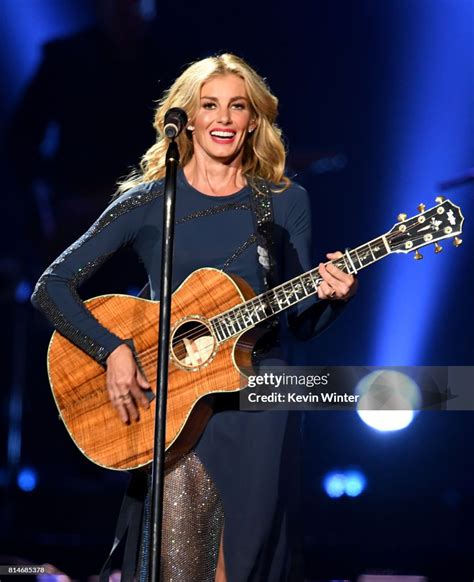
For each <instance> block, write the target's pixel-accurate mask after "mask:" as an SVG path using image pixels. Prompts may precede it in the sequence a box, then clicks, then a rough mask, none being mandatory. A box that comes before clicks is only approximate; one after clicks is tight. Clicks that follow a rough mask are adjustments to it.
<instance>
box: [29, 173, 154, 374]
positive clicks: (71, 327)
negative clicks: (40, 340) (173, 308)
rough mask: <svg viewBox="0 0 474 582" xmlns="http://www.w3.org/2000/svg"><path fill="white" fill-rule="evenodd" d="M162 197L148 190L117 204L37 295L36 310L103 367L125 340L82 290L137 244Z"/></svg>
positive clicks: (43, 280)
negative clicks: (148, 215) (113, 259)
mask: <svg viewBox="0 0 474 582" xmlns="http://www.w3.org/2000/svg"><path fill="white" fill-rule="evenodd" d="M160 193H161V192H160V190H159V188H157V187H155V185H153V184H148V185H145V186H143V187H138V188H135V189H134V190H131V191H129V192H127V193H126V194H125V195H123V196H121V197H120V198H118V199H117V200H116V201H115V202H114V203H112V204H111V205H110V206H109V207H108V208H107V209H106V211H105V212H104V213H103V214H102V215H101V216H100V217H99V219H98V220H97V221H96V222H95V223H94V224H93V225H92V226H91V227H90V229H89V230H88V231H87V232H86V233H85V234H84V235H83V236H81V237H80V238H79V239H78V240H77V241H76V242H75V243H73V244H72V245H71V246H70V247H69V248H68V249H66V250H65V251H64V252H63V253H62V254H61V255H60V256H59V257H58V258H57V259H56V260H55V261H54V262H53V263H52V264H51V265H50V266H49V267H48V268H47V269H46V271H45V272H44V273H43V275H41V277H40V279H39V281H38V283H37V284H36V287H35V290H34V293H33V295H32V298H31V301H32V303H33V305H34V306H35V307H36V308H38V309H39V310H40V311H42V312H43V313H44V315H45V316H46V317H47V318H48V319H49V320H50V322H51V323H52V324H53V326H54V327H55V328H56V329H57V330H58V331H59V332H60V333H61V334H62V335H64V336H65V337H66V338H68V339H69V340H71V341H72V342H73V343H74V344H75V345H77V346H78V347H79V348H81V349H82V350H84V352H86V353H87V354H88V355H90V356H91V357H92V358H94V360H96V361H97V362H99V363H100V364H101V365H105V361H106V359H107V357H108V356H109V354H111V353H112V352H113V351H114V349H115V348H116V347H118V346H119V345H120V344H122V343H124V339H122V338H119V337H118V336H116V335H115V334H114V333H112V332H111V331H109V330H108V329H106V328H105V327H104V326H103V325H101V324H100V323H99V322H98V321H97V319H96V318H95V317H94V316H93V315H92V314H91V313H90V311H89V310H88V309H87V308H86V307H85V305H84V303H83V302H82V300H81V299H80V297H79V295H78V293H77V287H78V286H79V285H80V284H81V283H83V282H84V281H85V280H86V279H88V278H89V277H90V276H91V275H92V274H93V273H94V271H96V270H97V269H98V268H99V267H100V266H101V265H102V264H103V263H104V262H105V261H106V260H107V259H108V258H109V257H110V256H111V255H112V254H114V253H115V252H116V251H117V250H118V249H119V248H120V247H122V246H125V245H127V244H130V243H132V242H133V240H134V238H135V237H136V235H137V233H138V231H139V229H140V226H141V224H142V222H143V216H144V212H145V211H146V206H147V204H149V203H151V202H152V201H153V200H155V199H156V197H157V196H158V195H159V194H160Z"/></svg>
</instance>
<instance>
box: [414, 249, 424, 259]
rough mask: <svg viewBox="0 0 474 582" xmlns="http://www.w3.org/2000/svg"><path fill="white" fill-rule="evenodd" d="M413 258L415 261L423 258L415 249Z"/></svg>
mask: <svg viewBox="0 0 474 582" xmlns="http://www.w3.org/2000/svg"><path fill="white" fill-rule="evenodd" d="M413 258H414V259H415V261H420V260H421V259H422V258H423V255H422V254H421V253H419V252H418V251H416V253H415V254H414V255H413Z"/></svg>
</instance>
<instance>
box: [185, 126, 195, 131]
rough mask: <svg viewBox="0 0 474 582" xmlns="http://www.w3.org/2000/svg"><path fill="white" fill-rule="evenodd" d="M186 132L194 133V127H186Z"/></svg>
mask: <svg viewBox="0 0 474 582" xmlns="http://www.w3.org/2000/svg"><path fill="white" fill-rule="evenodd" d="M186 129H187V130H188V131H194V125H188V127H187V128H186Z"/></svg>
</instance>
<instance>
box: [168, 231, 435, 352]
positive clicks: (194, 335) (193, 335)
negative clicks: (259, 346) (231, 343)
mask: <svg viewBox="0 0 474 582" xmlns="http://www.w3.org/2000/svg"><path fill="white" fill-rule="evenodd" d="M419 224H420V223H414V224H413V225H410V226H409V227H408V228H407V229H406V230H405V231H403V232H400V231H398V232H389V233H387V234H386V235H383V236H385V238H386V239H387V240H388V241H393V240H394V239H396V238H397V237H400V236H401V237H403V236H406V235H407V234H409V233H410V232H411V231H413V230H416V229H417V227H418V226H419ZM379 238H382V237H379ZM375 240H377V239H374V241H375ZM371 242H373V241H371ZM432 242H433V241H427V242H426V244H430V243H432ZM357 248H358V249H359V251H358V252H359V253H360V252H364V251H365V250H366V249H368V250H369V252H371V247H370V242H369V243H365V244H363V245H361V246H360V247H357ZM354 250H356V249H354ZM371 254H372V255H373V252H371ZM373 256H374V255H373ZM326 264H333V265H336V266H338V267H343V270H344V267H346V266H347V265H346V264H345V261H344V257H340V258H338V259H334V260H332V261H329V262H328V263H326ZM313 274H314V275H316V276H318V277H319V270H318V268H315V269H310V271H307V272H306V273H302V274H301V275H298V276H297V277H295V278H294V279H291V280H290V281H286V282H285V283H282V284H281V285H278V286H277V287H275V288H274V289H271V290H269V291H266V292H264V293H261V294H260V295H257V296H256V297H253V298H252V299H250V300H248V301H246V302H244V303H240V304H238V305H235V306H234V307H231V308H230V309H229V310H227V311H224V312H223V313H221V314H219V315H217V316H214V317H212V318H210V319H209V323H210V327H214V326H213V322H214V321H216V320H219V318H221V317H223V316H227V317H232V316H233V320H234V322H235V323H236V324H237V325H240V324H243V325H244V329H241V330H238V331H236V332H234V334H233V335H238V334H240V333H243V332H244V331H245V330H246V329H250V328H251V327H253V326H254V325H256V324H255V323H253V322H252V325H251V326H248V325H247V324H246V322H245V316H244V315H243V314H242V313H240V314H239V313H238V312H239V310H241V309H242V308H244V309H248V307H246V306H249V305H251V304H254V305H255V304H256V303H257V302H259V303H260V304H261V303H262V298H263V297H265V296H266V298H268V299H270V301H265V302H264V308H265V307H266V306H269V307H270V308H271V309H272V310H273V308H274V307H275V302H274V301H272V300H276V307H277V311H274V312H273V313H272V314H270V315H269V316H267V317H271V316H272V315H276V314H277V313H280V312H281V311H284V310H285V309H287V308H288V307H290V305H286V306H285V307H283V308H282V307H281V306H280V304H279V303H278V297H277V293H278V291H283V293H284V296H285V299H286V300H287V301H288V296H287V295H286V292H285V290H284V289H283V287H284V286H285V285H287V284H288V283H291V282H292V281H294V280H295V279H301V278H302V277H304V276H305V275H308V276H309V277H311V279H313ZM312 283H313V285H315V287H314V290H313V291H311V292H310V293H309V294H305V295H304V296H303V297H301V299H299V298H298V297H297V301H300V300H303V299H306V298H308V297H310V296H311V295H314V293H317V289H318V287H319V285H320V284H321V281H317V282H316V283H314V281H312ZM300 285H301V287H300V288H301V289H302V290H303V291H304V292H305V291H306V289H305V286H304V284H303V283H300ZM297 293H298V290H295V289H291V290H290V291H289V294H290V295H289V297H291V296H292V294H295V295H296V296H297ZM272 295H273V297H272ZM233 311H234V312H236V313H235V314H232V312H233ZM247 315H248V316H249V317H250V314H249V313H248V314H247ZM267 317H266V318H267ZM266 318H265V319H266ZM222 324H223V325H225V326H226V327H230V326H231V324H228V323H225V322H224V321H222ZM202 327H203V329H204V330H205V331H207V332H209V329H208V328H207V327H206V326H205V325H204V324H202ZM214 330H215V327H214ZM223 331H228V330H225V329H223ZM210 333H211V336H212V332H210ZM205 335H208V333H207V334H206V333H204V334H203V332H202V330H199V331H197V330H195V331H191V332H185V333H181V334H177V335H176V336H174V337H173V342H174V341H177V342H178V341H180V340H182V339H184V338H186V339H188V340H195V339H198V338H199V337H204V336H205ZM233 335H231V336H229V337H227V338H225V340H227V339H230V338H231V337H233ZM225 340H224V341H225ZM184 351H186V350H185V349H184ZM186 353H187V352H186Z"/></svg>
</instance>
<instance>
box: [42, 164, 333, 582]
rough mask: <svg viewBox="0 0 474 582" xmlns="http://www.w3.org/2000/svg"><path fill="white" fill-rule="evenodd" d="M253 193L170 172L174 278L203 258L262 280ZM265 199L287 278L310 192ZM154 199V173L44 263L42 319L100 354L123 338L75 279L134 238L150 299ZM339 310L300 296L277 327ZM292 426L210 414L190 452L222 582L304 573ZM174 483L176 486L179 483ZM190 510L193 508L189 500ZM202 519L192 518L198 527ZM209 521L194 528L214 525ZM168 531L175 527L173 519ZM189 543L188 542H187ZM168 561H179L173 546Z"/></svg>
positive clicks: (246, 415)
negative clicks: (209, 190)
mask: <svg viewBox="0 0 474 582" xmlns="http://www.w3.org/2000/svg"><path fill="white" fill-rule="evenodd" d="M250 196H251V190H250V188H249V187H245V188H243V189H242V190H240V191H238V192H236V193H234V194H232V195H229V196H220V197H215V196H209V195H205V194H202V193H201V192H199V191H197V190H196V189H194V188H193V187H192V186H191V185H189V183H188V182H187V181H186V178H185V175H184V172H183V171H182V170H181V171H179V173H178V190H177V200H176V228H175V246H174V270H173V288H176V287H177V286H178V285H179V284H180V283H181V282H182V281H183V280H184V279H185V278H186V277H187V276H188V275H189V274H190V273H192V272H193V271H194V270H196V269H198V268H200V267H206V266H209V267H216V268H218V269H222V270H224V271H226V272H229V273H235V274H237V275H239V276H240V277H243V278H244V279H245V280H246V281H247V282H248V283H249V284H250V285H251V286H252V287H253V289H254V290H255V291H256V292H257V293H260V292H263V291H264V290H265V287H264V278H263V266H262V261H261V260H260V261H259V257H261V255H260V254H259V253H258V252H257V244H256V243H255V236H254V235H255V232H254V231H255V227H254V224H255V221H254V218H253V215H252V210H251V204H250ZM272 199H273V213H274V252H275V258H276V261H277V264H278V276H279V278H280V279H281V280H282V281H284V280H288V279H291V278H292V277H294V276H296V275H297V274H299V273H301V272H303V271H306V270H309V269H310V268H311V267H312V266H314V265H313V264H312V261H311V216H310V204H309V198H308V194H307V192H306V191H305V190H304V189H303V188H302V187H300V186H299V185H297V184H295V183H292V184H291V186H290V187H289V188H288V189H287V190H285V191H284V192H282V193H275V194H274V195H272ZM162 208H163V196H162V183H161V182H152V183H147V184H143V185H140V186H137V187H135V188H133V189H132V190H129V191H128V192H126V193H125V194H123V195H121V196H120V197H118V198H117V199H116V200H114V201H113V202H112V204H111V205H110V206H109V207H108V208H107V209H106V210H105V212H104V213H103V214H102V216H101V217H99V219H98V220H97V221H96V222H95V223H94V225H92V227H91V228H90V229H89V230H88V231H87V232H86V233H85V234H84V235H83V236H82V237H81V238H80V239H79V240H78V241H76V242H75V243H74V244H73V245H71V247H69V248H68V249H67V250H66V251H65V252H64V253H63V254H62V255H61V256H60V257H59V258H58V259H57V260H56V261H55V262H54V263H53V264H52V265H51V266H50V267H49V268H48V269H47V270H46V271H45V273H44V274H43V275H42V276H41V278H40V280H39V281H38V284H37V286H36V289H35V292H34V294H33V297H32V301H33V304H34V305H35V306H36V307H38V308H39V309H41V310H42V311H43V312H44V313H45V314H46V315H47V316H48V317H49V319H50V320H51V322H52V323H53V325H54V326H55V327H56V328H57V329H58V331H59V332H60V333H62V334H63V335H64V336H66V337H67V338H69V339H70V340H71V341H73V342H74V343H75V344H76V345H78V346H79V347H81V348H82V349H83V350H84V351H85V352H87V353H88V354H89V355H90V356H91V357H93V358H94V359H95V360H96V361H98V362H100V363H101V364H104V363H105V360H106V359H107V357H108V355H109V354H110V353H111V352H112V351H113V350H114V349H115V348H116V347H118V345H120V344H121V343H123V339H122V338H119V337H117V336H116V335H115V334H113V333H112V332H111V331H110V330H107V329H105V328H104V327H103V326H101V325H100V324H99V322H98V321H97V320H96V319H95V318H94V317H93V316H92V315H91V314H90V312H89V311H88V310H87V309H86V308H85V307H84V305H83V303H82V301H81V299H80V297H79V295H78V293H77V287H78V286H79V285H80V284H81V283H82V282H83V281H84V280H86V279H87V278H89V277H90V276H91V275H92V274H93V272H94V271H95V270H97V269H98V268H99V267H100V266H101V264H103V263H104V262H105V261H106V260H107V259H108V258H109V257H110V256H111V255H112V254H114V253H116V252H117V251H118V250H119V249H120V248H121V247H124V246H127V245H131V246H132V247H133V249H134V250H135V252H136V254H137V255H138V258H139V260H140V261H141V262H142V263H143V264H144V266H145V269H146V272H147V274H148V279H149V283H150V290H151V298H152V299H155V300H158V299H159V287H160V270H161V227H162ZM341 308H342V306H341V304H340V302H319V303H318V302H316V301H315V300H314V299H311V298H309V299H306V300H305V301H303V302H301V303H300V304H299V305H298V306H297V307H295V308H293V310H292V311H291V313H289V314H287V325H285V326H284V331H283V335H286V334H287V332H286V331H285V330H286V329H287V328H288V329H289V330H291V332H293V334H294V335H296V336H297V337H298V338H300V339H305V338H310V337H312V336H314V335H316V334H318V333H320V332H321V331H323V330H324V329H325V328H326V327H327V326H328V325H329V324H330V323H331V322H332V321H333V320H334V318H335V317H336V316H337V315H338V313H339V312H340V311H341ZM284 343H285V342H283V344H284ZM271 356H272V358H273V360H275V359H276V360H277V361H279V362H282V361H284V359H285V355H284V351H283V349H281V348H278V349H276V351H275V350H274V351H273V353H272V354H271ZM298 435H299V419H298V417H297V416H296V415H295V414H290V413H287V412H282V411H274V412H240V411H238V410H225V411H222V412H219V413H217V414H215V415H214V416H213V417H212V418H211V420H210V421H209V423H208V425H207V427H206V429H205V431H204V433H203V435H202V437H201V439H200V441H199V443H198V444H197V446H196V448H195V451H194V453H193V455H194V459H198V462H201V463H202V464H203V466H204V470H205V475H204V473H203V475H204V476H205V478H206V479H207V486H208V488H209V489H208V493H209V492H210V487H211V486H212V487H214V488H215V490H216V495H217V497H218V498H219V503H220V504H221V507H222V510H223V516H224V518H223V523H224V551H225V562H226V571H227V577H228V580H229V582H250V581H252V582H257V581H258V582H260V581H262V582H263V581H265V582H280V581H284V580H302V574H301V575H300V574H296V572H297V571H298V566H299V563H298V561H297V560H295V556H297V554H298V552H297V551H296V549H297V548H296V545H297V539H298V535H297V530H298V523H297V519H296V518H295V516H296V513H295V511H293V509H294V505H295V502H296V501H297V499H296V496H297V493H295V487H296V486H297V483H298V478H297V477H298V454H299V437H298ZM182 470H183V471H185V469H183V468H182ZM190 471H191V472H193V475H196V473H197V472H199V469H198V468H196V466H194V467H193V468H192V469H189V470H188V473H189V472H190ZM203 475H201V479H202V477H203ZM174 487H175V489H179V487H178V485H176V483H175V485H174ZM203 489H204V485H203ZM170 495H171V493H170ZM207 498H210V495H207ZM207 498H206V499H207ZM195 501H196V500H195ZM206 502H207V501H206V500H199V505H201V506H203V507H204V505H205V503H206ZM172 505H173V504H172ZM174 505H176V503H174ZM188 505H190V503H189V502H188ZM191 505H192V504H191ZM194 505H195V506H196V503H194ZM189 509H190V511H191V512H192V511H193V507H190V508H189ZM194 510H196V508H194ZM213 515H214V517H213V519H214V522H215V524H219V527H222V521H219V520H217V519H216V515H217V514H216V513H215V512H214V514H213ZM203 519H204V518H203ZM172 525H173V524H172ZM201 526H202V524H201V525H199V526H196V527H198V529H199V531H201ZM176 527H177V526H176ZM211 529H212V528H211ZM211 529H209V530H206V529H204V530H203V531H207V532H208V535H211V534H210V533H209V532H211ZM215 530H216V528H214V530H212V531H213V535H212V538H213V543H214V546H216V541H217V542H218V540H219V539H220V534H219V532H216V531H215ZM170 531H173V532H176V531H177V530H176V528H175V527H174V526H173V527H171V526H170ZM170 535H171V534H170ZM195 535H196V536H197V537H199V535H200V534H199V532H196V534H195ZM177 537H178V536H177ZM181 537H183V536H181ZM177 541H179V540H177ZM201 542H202V540H201ZM173 543H174V540H173ZM186 543H187V544H188V545H189V544H190V543H191V541H190V540H186ZM206 544H207V545H210V542H209V541H207V542H206V540H204V542H203V543H201V546H200V547H203V546H206ZM216 547H217V546H216ZM183 553H184V552H183V551H181V552H180V555H181V556H182V555H183ZM187 553H189V552H187ZM212 556H213V560H214V563H213V564H211V565H210V566H209V564H208V565H207V574H206V577H203V578H202V579H201V577H200V575H198V574H197V570H196V569H195V570H194V572H195V574H194V577H193V578H190V581H191V579H192V580H193V582H194V580H199V582H204V581H205V580H207V579H209V580H210V581H212V580H213V571H214V569H215V558H216V556H217V554H216V548H214V549H213V553H212ZM180 559H184V560H185V559H186V558H182V557H181V558H180ZM193 559H195V560H196V561H197V560H198V558H197V557H194V558H193ZM173 560H174V561H175V562H176V560H177V556H176V555H175V556H174V557H173ZM186 571H189V570H186V568H185V567H184V566H183V568H181V569H180V567H179V565H176V564H175V565H174V566H173V567H171V568H170V573H169V574H168V575H167V576H164V577H165V579H169V580H170V581H171V580H180V582H187V578H186V575H185V574H184V572H186ZM188 576H189V574H188ZM201 576H204V575H203V574H202V575H201Z"/></svg>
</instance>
